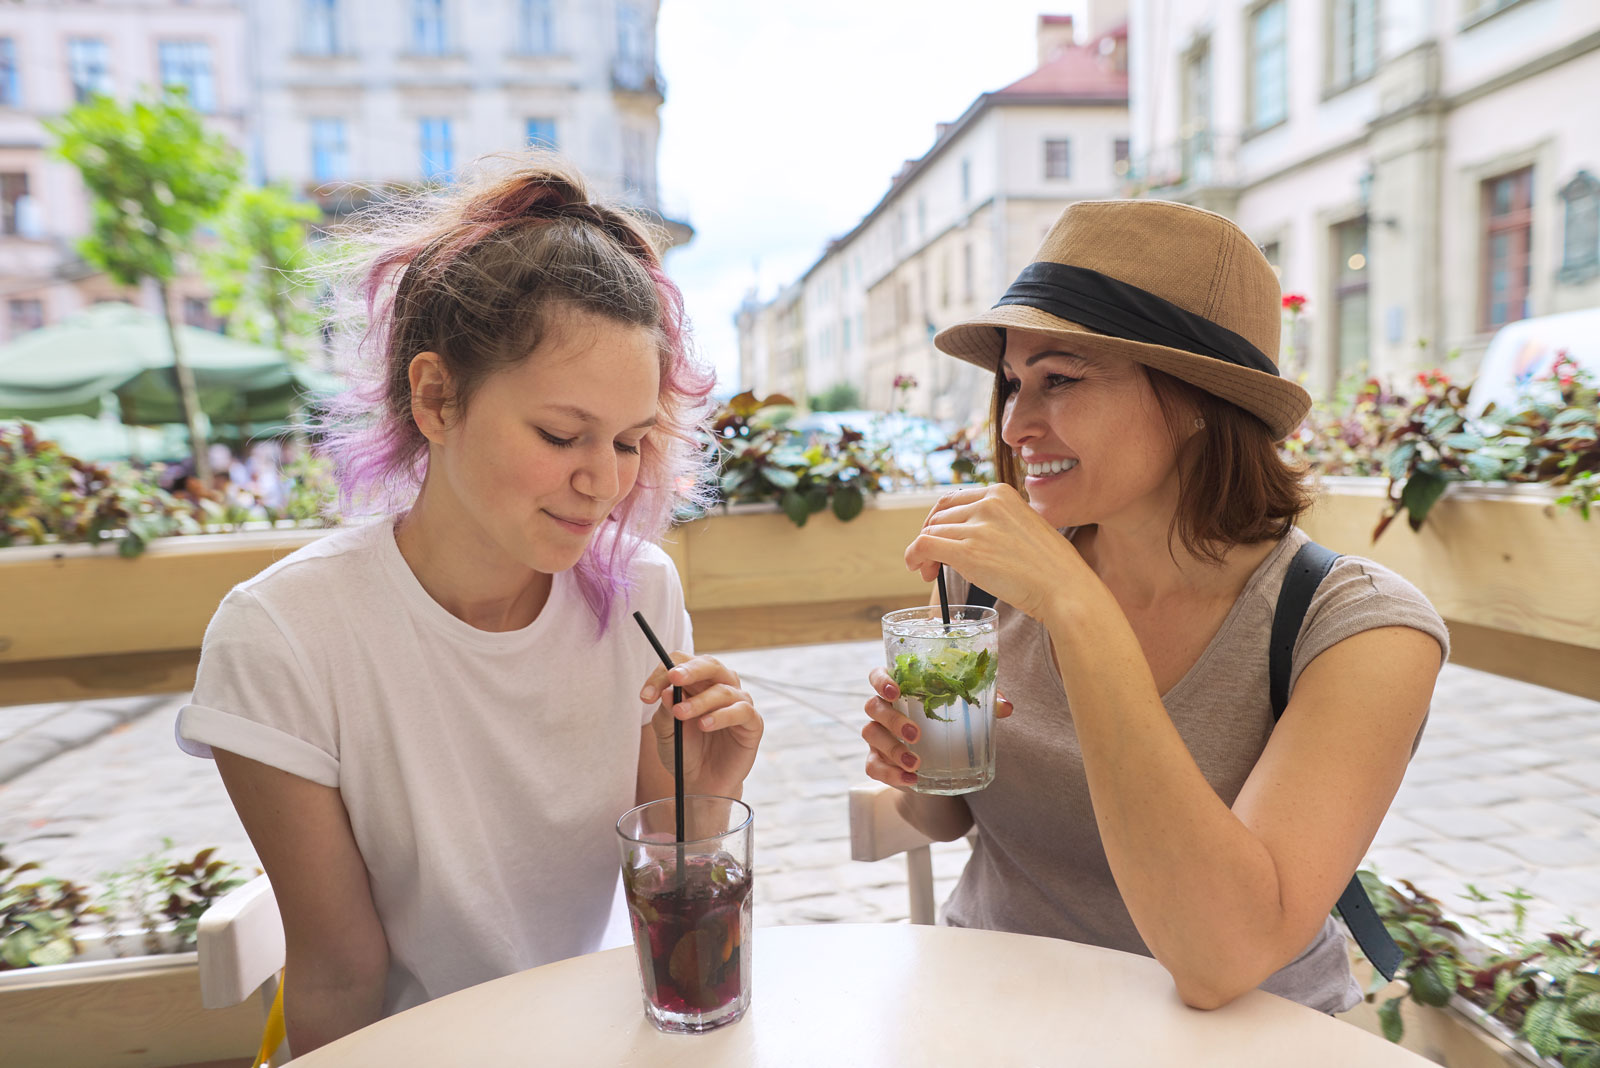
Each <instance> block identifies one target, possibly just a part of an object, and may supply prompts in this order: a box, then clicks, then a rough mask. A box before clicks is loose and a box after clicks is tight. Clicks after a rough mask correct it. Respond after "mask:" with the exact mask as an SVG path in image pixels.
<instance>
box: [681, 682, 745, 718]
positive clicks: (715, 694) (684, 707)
mask: <svg viewBox="0 0 1600 1068" xmlns="http://www.w3.org/2000/svg"><path fill="white" fill-rule="evenodd" d="M741 701H744V702H750V695H749V694H747V693H745V692H744V691H743V690H741V689H739V688H738V687H736V686H729V685H728V684H727V683H725V682H719V683H715V684H713V685H711V686H708V687H706V688H705V689H704V690H701V691H700V692H699V693H697V694H695V695H694V696H693V697H685V698H684V699H683V700H682V701H679V702H678V703H677V704H675V705H673V706H672V708H671V712H672V714H673V716H674V717H676V718H678V719H694V718H695V717H696V716H703V715H705V714H706V713H708V712H715V711H716V710H717V709H719V708H723V707H725V706H728V705H734V704H738V703H739V702H741Z"/></svg>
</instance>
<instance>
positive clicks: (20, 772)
mask: <svg viewBox="0 0 1600 1068" xmlns="http://www.w3.org/2000/svg"><path fill="white" fill-rule="evenodd" d="M881 648H882V647H881V645H880V644H879V643H878V642H875V641H874V642H854V643H846V644H839V645H823V646H808V647H795V648H788V649H766V650H754V651H747V652H739V653H730V654H727V655H726V656H725V657H724V658H723V659H724V660H725V661H726V662H727V663H728V664H729V665H730V666H732V667H733V668H734V670H736V671H738V672H739V673H740V675H741V676H742V677H743V679H744V680H745V682H746V684H747V687H748V689H750V691H751V692H752V693H753V694H754V695H755V697H756V699H757V702H758V707H759V708H760V709H761V711H762V714H763V715H764V716H765V717H766V721H767V725H768V726H767V736H766V740H765V742H764V744H763V746H762V750H761V754H760V756H759V758H758V760H757V763H756V768H755V770H754V771H753V772H752V774H751V777H750V780H749V783H748V785H747V788H746V797H747V798H748V799H749V800H750V802H751V803H752V804H753V805H754V807H755V809H756V812H757V832H756V857H757V869H756V871H757V874H758V875H759V876H760V878H758V879H757V882H756V888H757V889H756V922H757V924H758V925H772V924H786V923H830V922H840V921H847V922H874V921H896V920H904V919H905V918H906V915H907V912H908V903H907V897H906V888H905V864H904V862H903V860H901V859H900V858H893V859H890V860H885V861H880V862H878V863H875V864H863V863H857V862H853V861H851V860H850V839H849V826H848V822H847V820H848V815H847V805H846V801H845V795H846V793H847V791H848V789H849V787H850V786H851V785H852V784H854V783H858V782H864V781H866V779H865V775H864V773H863V772H862V765H863V763H864V760H865V757H864V745H863V743H862V741H861V739H860V733H859V732H860V727H861V724H862V722H863V720H862V712H861V705H862V703H863V701H864V699H865V693H866V690H865V681H864V679H865V674H866V671H867V670H868V669H869V668H870V667H871V666H872V664H874V663H876V662H877V658H878V657H879V656H881ZM184 699H185V695H181V694H180V695H171V696H168V697H162V698H153V699H152V698H139V699H129V700H125V701H112V702H91V703H84V704H74V705H49V706H24V707H12V708H0V756H3V755H4V754H6V753H7V752H11V753H20V752H22V751H23V749H22V747H20V746H18V745H17V743H19V742H24V743H26V744H27V745H28V746H31V747H33V748H31V749H29V750H28V751H29V752H33V753H35V755H36V759H35V760H34V762H33V763H32V765H31V766H26V765H23V764H22V762H21V760H20V758H19V761H18V764H17V765H14V767H15V768H16V771H17V773H16V774H15V775H14V776H13V777H12V778H11V781H9V782H7V783H5V784H4V785H0V843H5V844H6V848H5V852H6V854H7V855H8V856H9V857H10V858H11V859H13V860H18V861H20V860H37V861H39V862H40V863H41V864H42V865H43V866H44V868H45V869H46V870H47V871H49V872H51V873H53V874H57V875H60V876H62V877H65V878H71V879H75V880H79V881H86V882H96V881H98V880H99V877H100V876H101V874H102V873H104V872H106V871H107V870H109V869H113V868H116V867H118V866H121V865H124V864H127V863H129V862H130V861H133V860H135V859H137V858H139V857H141V856H143V855H145V854H148V853H150V852H152V851H153V850H156V849H158V848H160V846H161V842H162V839H163V838H164V837H169V838H171V839H172V840H173V853H174V855H177V854H179V853H184V854H192V853H193V852H194V851H195V850H198V849H200V848H202V847H205V846H218V847H220V850H221V852H222V853H223V854H224V855H226V856H229V857H231V858H235V859H238V860H240V861H243V862H248V863H254V862H255V856H254V853H253V852H252V850H251V849H250V845H249V841H248V839H246V837H245V835H244V832H243V830H242V828H240V826H239V824H238V821H237V819H236V818H235V816H234V815H233V810H232V808H231V806H230V805H229V803H228V798H227V795H226V794H225V792H224V791H223V789H222V785H221V782H220V780H219V779H218V778H217V775H216V772H215V770H214V769H213V767H212V766H211V764H210V763H209V762H208V761H203V760H197V759H195V758H193V757H189V756H186V755H184V754H183V753H181V752H179V751H178V749H177V748H176V746H175V745H174V744H173V740H172V724H173V720H174V717H175V715H176V712H177V709H178V708H179V707H180V706H181V705H182V703H183V701H184ZM1019 714H1020V713H1019ZM91 721H92V723H91ZM91 726H92V727H93V729H94V730H95V731H98V732H101V733H98V734H97V736H95V737H93V738H92V740H89V741H87V742H84V743H83V744H77V742H78V741H79V740H81V739H82V736H83V733H82V732H83V731H85V730H88V729H89V728H90V727H91ZM69 728H70V729H69ZM74 732H77V733H74ZM30 738H44V739H47V740H48V741H49V743H50V744H46V743H43V742H30V741H28V740H29V739H30ZM74 745H76V747H75V748H69V747H70V746H74ZM7 747H11V748H9V749H8V748H7ZM47 748H48V749H49V750H50V751H49V752H48V753H46V752H45V750H46V749H47ZM966 856H967V847H966V845H965V843H960V842H957V843H951V844H948V845H942V846H936V847H935V848H934V881H935V892H936V894H937V895H938V897H939V899H940V900H942V899H943V898H944V897H945V896H946V895H948V893H949V891H950V889H951V887H952V886H954V884H955V880H956V879H957V877H958V876H959V875H960V872H961V867H962V865H963V864H964V863H965V861H966ZM1368 862H1369V863H1370V864H1374V865H1376V867H1377V869H1378V871H1379V872H1380V873H1381V874H1382V875H1384V876H1385V877H1388V878H1391V879H1396V878H1407V879H1411V880H1413V881H1415V882H1416V883H1417V884H1418V885H1419V886H1420V887H1421V888H1423V889H1424V890H1427V891H1428V892H1430V893H1432V894H1434V895H1435V896H1437V897H1439V898H1441V899H1442V900H1444V902H1445V904H1446V906H1447V907H1448V908H1450V909H1451V910H1452V911H1455V912H1457V913H1459V914H1465V913H1471V912H1474V911H1478V912H1480V913H1481V915H1482V917H1483V919H1482V923H1483V925H1484V926H1485V927H1486V928H1488V929H1493V928H1497V927H1501V926H1504V925H1505V924H1507V923H1508V922H1509V920H1510V917H1511V915H1512V913H1511V904H1510V902H1509V901H1508V900H1506V899H1505V898H1504V897H1503V896H1502V895H1503V894H1504V893H1506V892H1510V891H1514V890H1518V889H1524V890H1526V891H1527V892H1529V893H1530V894H1532V895H1533V900H1532V901H1530V902H1528V903H1527V908H1528V909H1529V914H1528V921H1527V922H1528V928H1529V930H1530V931H1532V930H1535V929H1541V930H1542V929H1544V928H1546V927H1548V926H1550V925H1553V924H1556V923H1558V922H1560V921H1561V920H1562V919H1564V918H1565V917H1566V916H1568V915H1573V916H1576V917H1577V918H1578V919H1579V920H1580V921H1583V922H1586V923H1587V924H1588V925H1589V926H1590V927H1591V928H1600V703H1596V702H1593V701H1586V700H1582V699H1580V698H1576V697H1570V696H1567V695H1564V694H1559V693H1555V692H1553V691H1549V690H1543V689H1540V688H1538V687H1534V686H1528V685H1526V684H1523V683H1518V682H1514V681H1510V680H1507V679H1502V678H1499V677H1497V676H1492V675H1485V674H1483V673H1480V672H1475V671H1471V670H1469V669H1466V668H1460V667H1455V666H1450V667H1447V668H1446V669H1445V672H1444V674H1443V675H1442V676H1441V679H1440V682H1439V686H1438V689H1437V691H1436V694H1435V700H1434V707H1433V714H1432V717H1431V719H1430V722H1429V726H1428V729H1427V732H1426V734H1425V735H1424V737H1423V741H1422V745H1421V747H1420V749H1419V750H1418V752H1417V755H1416V758H1415V759H1414V760H1413V762H1412V764H1411V768H1410V770H1409V772H1408V774H1407V776H1406V781H1405V784H1404V786H1402V788H1401V791H1400V795H1399V797H1398V798H1397V799H1396V802H1395V805H1394V807H1393V808H1392V809H1391V812H1390V815H1389V817H1388V819H1387V820H1386V821H1385V822H1384V825H1383V828H1382V830H1381V831H1380V832H1379V834H1378V839H1377V841H1376V842H1375V843H1374V845H1373V848H1372V851H1371V854H1370V856H1369V858H1368ZM1469 883H1470V884H1473V885H1476V886H1477V887H1479V888H1480V889H1481V890H1483V891H1485V892H1486V893H1488V894H1489V895H1490V896H1491V897H1492V898H1494V902H1493V904H1492V905H1491V906H1484V905H1474V904H1473V903H1471V902H1470V901H1469V900H1467V899H1466V898H1464V897H1461V896H1459V895H1461V894H1463V893H1464V892H1465V891H1466V888H1467V885H1468V884H1469Z"/></svg>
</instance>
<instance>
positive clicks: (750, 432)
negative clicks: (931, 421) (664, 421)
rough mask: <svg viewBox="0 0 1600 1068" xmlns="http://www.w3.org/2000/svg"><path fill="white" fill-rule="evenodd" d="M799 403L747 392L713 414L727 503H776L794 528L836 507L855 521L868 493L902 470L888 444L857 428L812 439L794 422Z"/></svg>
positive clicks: (840, 514)
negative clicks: (870, 442) (875, 443)
mask: <svg viewBox="0 0 1600 1068" xmlns="http://www.w3.org/2000/svg"><path fill="white" fill-rule="evenodd" d="M793 416H794V402H793V401H791V400H790V399H789V398H788V397H785V396H783V395H781V394H774V395H772V396H770V397H766V398H764V399H763V398H757V397H756V395H755V394H754V393H750V392H748V391H747V392H744V393H741V394H739V395H738V396H737V397H734V398H733V399H732V400H730V401H729V402H728V403H727V404H726V405H724V406H723V407H722V409H721V410H720V411H718V412H717V413H716V415H715V416H714V417H713V419H712V424H711V433H712V439H713V445H714V447H715V448H716V450H717V452H718V459H719V461H720V475H719V482H718V488H719V491H720V495H721V497H722V499H723V500H724V501H725V502H728V503H730V504H739V503H743V502H749V501H771V502H773V503H775V504H777V505H778V507H779V508H781V509H782V510H783V513H784V515H786V516H788V517H789V519H790V521H791V522H793V523H794V524H795V526H801V527H803V526H805V525H806V521H807V520H808V519H810V518H811V517H812V516H813V515H815V514H816V513H818V512H820V511H823V510H824V509H828V508H831V509H832V511H833V514H834V515H835V516H837V517H838V518H839V519H840V520H842V521H845V522H848V521H849V520H851V519H854V518H855V517H856V516H858V515H860V514H861V510H862V508H863V507H864V506H865V504H866V498H867V495H868V494H873V493H877V492H879V491H880V490H881V489H882V488H883V479H884V478H885V477H887V476H889V475H891V474H894V473H895V469H894V465H893V462H892V461H891V460H890V459H889V447H888V446H887V445H882V446H878V447H871V446H868V445H867V444H866V440H865V438H864V437H863V436H862V435H861V434H860V433H858V432H857V431H854V430H850V429H846V430H844V431H842V432H841V433H839V434H837V435H827V434H817V435H813V436H812V437H811V438H810V439H809V440H806V439H804V438H803V437H802V436H801V434H800V433H799V431H797V430H794V429H792V428H791V427H790V426H789V425H788V423H789V420H790V419H792V418H793Z"/></svg>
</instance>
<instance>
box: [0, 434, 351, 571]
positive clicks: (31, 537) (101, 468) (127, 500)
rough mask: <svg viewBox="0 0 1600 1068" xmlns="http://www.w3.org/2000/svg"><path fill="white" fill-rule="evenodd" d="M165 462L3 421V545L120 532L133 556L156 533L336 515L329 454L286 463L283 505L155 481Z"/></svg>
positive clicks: (123, 548) (122, 547)
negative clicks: (101, 452) (85, 454)
mask: <svg viewBox="0 0 1600 1068" xmlns="http://www.w3.org/2000/svg"><path fill="white" fill-rule="evenodd" d="M162 470H163V468H161V467H160V466H157V467H152V468H143V469H141V468H136V467H133V466H131V465H128V464H117V465H101V464H91V463H86V462H84V461H82V460H79V459H76V458H75V457H72V456H69V455H67V454H66V453H64V452H62V451H61V446H60V445H58V444H56V443H55V442H53V441H48V440H45V439H42V438H40V437H39V436H38V434H37V433H35V431H34V429H33V428H32V427H31V426H29V425H28V424H26V423H10V424H5V423H0V548H6V547H8V546H12V545H25V544H34V545H38V544H43V543H45V542H48V541H52V540H55V541H63V542H100V541H108V540H115V541H116V544H117V552H118V553H120V554H121V555H123V556H130V557H131V556H138V555H139V554H140V553H142V552H144V550H145V547H146V546H147V545H149V543H150V542H151V541H152V540H154V539H155V538H165V537H172V536H174V535H178V534H201V533H204V532H206V531H207V530H218V529H224V530H226V529H233V530H237V529H239V528H240V527H242V526H243V525H244V524H246V523H251V522H277V521H279V520H290V521H293V522H295V523H297V524H312V525H315V524H318V523H332V522H335V521H336V519H337V517H336V516H334V514H333V509H334V504H335V502H336V500H337V498H338V487H337V486H336V485H335V484H334V480H333V469H332V464H331V463H330V461H328V460H327V459H326V458H324V457H320V456H316V455H313V454H309V453H307V454H304V455H302V456H301V457H299V458H298V459H296V460H293V461H291V462H290V463H289V464H287V465H286V466H285V467H284V469H283V472H282V475H283V478H284V479H285V480H286V481H287V482H288V483H289V491H288V497H287V500H286V501H285V503H284V505H283V507H282V508H281V509H272V508H268V507H266V506H265V505H264V504H262V503H261V502H259V501H255V500H254V499H253V498H250V497H248V496H247V495H244V494H242V493H241V494H240V495H238V496H233V497H230V498H229V499H227V500H216V499H213V498H211V497H209V496H203V495H201V496H193V495H188V494H185V495H182V496H180V495H177V494H174V493H170V492H168V491H167V490H164V489H162V488H161V487H160V486H159V485H157V483H156V478H157V476H159V475H160V474H161V472H162Z"/></svg>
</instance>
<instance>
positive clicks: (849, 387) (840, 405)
mask: <svg viewBox="0 0 1600 1068" xmlns="http://www.w3.org/2000/svg"><path fill="white" fill-rule="evenodd" d="M859 407H861V391H860V390H859V389H857V388H856V387H855V384H854V383H852V382H835V383H834V384H833V385H831V386H829V387H828V388H827V389H825V390H823V391H822V392H821V393H819V394H817V395H816V396H815V397H812V398H811V410H812V411H814V412H847V411H850V410H851V409H852V408H859Z"/></svg>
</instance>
